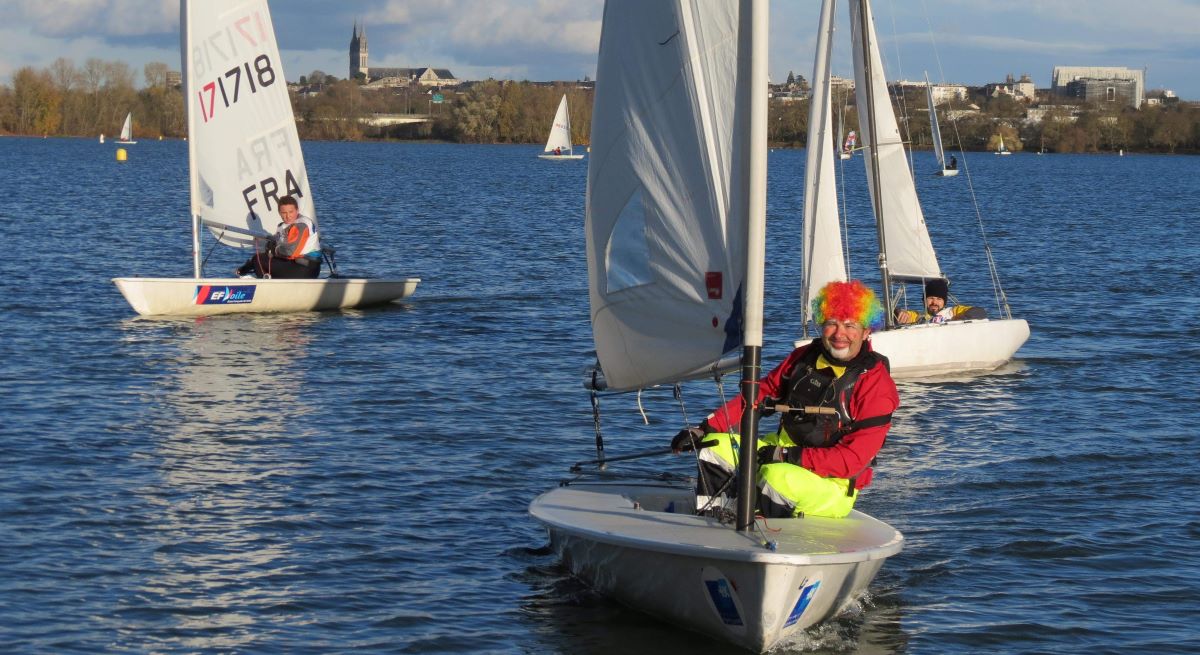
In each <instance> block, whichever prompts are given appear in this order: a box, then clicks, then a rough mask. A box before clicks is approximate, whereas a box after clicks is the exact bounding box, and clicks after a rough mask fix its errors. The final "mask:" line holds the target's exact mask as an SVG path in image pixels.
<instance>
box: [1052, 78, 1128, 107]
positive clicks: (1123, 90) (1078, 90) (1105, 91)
mask: <svg viewBox="0 0 1200 655" xmlns="http://www.w3.org/2000/svg"><path fill="white" fill-rule="evenodd" d="M1138 90H1139V89H1138V83H1137V81H1136V80H1094V79H1090V78H1084V79H1079V80H1074V81H1072V82H1069V83H1068V84H1067V86H1066V89H1065V92H1064V93H1061V94H1060V95H1063V96H1066V97H1070V98H1079V99H1080V100H1082V101H1084V102H1087V103H1094V104H1105V103H1121V104H1125V105H1129V106H1131V107H1140V106H1141V104H1142V103H1141V102H1140V101H1138V100H1135V98H1137V97H1138Z"/></svg>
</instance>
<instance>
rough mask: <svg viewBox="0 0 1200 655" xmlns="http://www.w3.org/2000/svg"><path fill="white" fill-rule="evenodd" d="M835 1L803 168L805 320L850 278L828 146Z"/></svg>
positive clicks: (816, 68)
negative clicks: (827, 290) (824, 294)
mask: <svg viewBox="0 0 1200 655" xmlns="http://www.w3.org/2000/svg"><path fill="white" fill-rule="evenodd" d="M835 4H836V0H824V2H823V3H822V5H821V22H820V27H819V29H818V30H817V51H816V57H815V59H814V63H813V76H812V80H813V88H812V101H811V102H812V104H811V105H810V106H809V112H808V124H809V126H811V129H810V130H809V132H808V144H807V147H806V153H807V160H806V163H805V166H804V244H803V253H804V269H803V271H802V273H803V276H804V277H803V279H804V287H803V288H804V293H803V296H802V298H801V316H802V317H803V318H802V320H803V322H804V323H805V324H807V322H808V320H809V318H810V313H811V311H812V308H811V307H810V306H809V305H810V303H811V301H812V299H813V298H814V297H816V294H817V293H818V292H819V291H820V290H821V287H823V286H825V285H826V284H827V283H829V282H831V281H833V280H845V279H846V262H845V259H844V257H843V255H842V232H841V221H840V218H839V215H838V206H837V183H836V178H835V175H834V166H833V160H834V158H835V157H837V156H838V155H837V152H836V148H831V147H829V146H830V145H831V144H830V139H831V137H832V135H833V103H832V97H831V95H832V85H831V80H830V52H831V51H832V48H833V11H834V5H835ZM853 139H854V132H851V133H850V138H849V139H847V144H850V143H851V141H852V140H853ZM850 147H853V146H850Z"/></svg>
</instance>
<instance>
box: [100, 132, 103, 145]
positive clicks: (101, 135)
mask: <svg viewBox="0 0 1200 655" xmlns="http://www.w3.org/2000/svg"><path fill="white" fill-rule="evenodd" d="M100 143H104V134H103V133H101V134H100Z"/></svg>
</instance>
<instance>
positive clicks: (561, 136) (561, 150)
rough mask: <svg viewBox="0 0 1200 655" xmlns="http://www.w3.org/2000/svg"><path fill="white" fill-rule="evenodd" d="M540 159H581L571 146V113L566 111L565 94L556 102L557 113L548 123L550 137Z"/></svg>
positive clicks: (547, 138)
mask: <svg viewBox="0 0 1200 655" xmlns="http://www.w3.org/2000/svg"><path fill="white" fill-rule="evenodd" d="M538 157H539V158H541V159H555V160H569V159H583V155H577V154H575V149H574V147H572V145H571V112H570V111H568V110H567V94H565V93H564V94H563V97H562V100H560V101H559V102H558V111H557V112H555V113H554V121H553V122H552V123H550V136H548V137H546V148H545V150H544V151H543V152H542V154H540V155H538Z"/></svg>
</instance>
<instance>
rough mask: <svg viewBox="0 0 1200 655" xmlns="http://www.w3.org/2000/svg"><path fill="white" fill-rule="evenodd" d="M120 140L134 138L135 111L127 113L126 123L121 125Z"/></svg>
mask: <svg viewBox="0 0 1200 655" xmlns="http://www.w3.org/2000/svg"><path fill="white" fill-rule="evenodd" d="M119 140H120V141H132V140H133V112H130V113H128V114H125V124H124V125H122V126H121V137H120V139H119Z"/></svg>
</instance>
